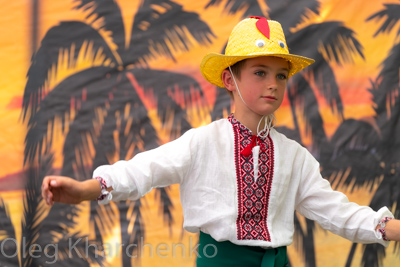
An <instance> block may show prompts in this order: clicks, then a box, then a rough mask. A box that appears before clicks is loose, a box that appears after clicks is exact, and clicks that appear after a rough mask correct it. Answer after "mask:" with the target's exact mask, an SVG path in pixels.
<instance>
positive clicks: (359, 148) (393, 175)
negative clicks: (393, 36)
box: [322, 4, 400, 267]
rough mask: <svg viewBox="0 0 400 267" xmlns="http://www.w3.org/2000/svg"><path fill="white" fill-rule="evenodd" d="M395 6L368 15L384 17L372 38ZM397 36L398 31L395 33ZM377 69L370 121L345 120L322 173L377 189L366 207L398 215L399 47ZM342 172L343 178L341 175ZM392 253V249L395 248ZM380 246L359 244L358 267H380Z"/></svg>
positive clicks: (385, 26) (387, 25) (394, 15)
mask: <svg viewBox="0 0 400 267" xmlns="http://www.w3.org/2000/svg"><path fill="white" fill-rule="evenodd" d="M399 12H400V5H399V4H384V8H383V9H382V10H381V11H378V12H376V13H374V14H373V15H371V16H370V17H368V18H367V19H366V21H371V20H374V19H377V20H381V19H384V21H383V23H382V25H381V27H380V28H379V29H378V30H377V32H376V33H375V34H374V37H376V36H377V35H378V34H382V33H385V32H390V31H392V30H393V28H394V27H395V26H396V24H397V23H398V22H399V20H400V16H399V14H400V13H399ZM399 34H400V31H399V32H398V33H397V35H399ZM381 68H382V69H381V71H380V73H379V74H378V76H377V78H376V79H375V80H371V88H370V89H369V91H370V92H371V94H372V100H373V103H374V105H373V107H374V110H375V116H374V122H373V123H372V124H371V123H367V122H363V121H356V120H347V121H344V122H343V124H342V125H340V127H339V128H338V129H337V131H336V132H335V134H334V136H333V137H332V139H331V142H330V144H329V146H330V149H329V150H327V151H326V153H327V154H326V158H325V159H324V164H322V165H323V168H324V171H323V172H324V173H325V174H326V175H327V176H331V177H332V181H334V182H336V183H342V184H343V185H345V186H350V185H352V188H357V187H362V186H365V185H368V186H370V189H371V190H372V186H374V185H378V187H377V190H376V192H375V194H374V195H373V197H372V199H371V202H370V206H371V207H372V208H373V209H375V210H377V209H379V208H380V207H382V206H387V207H389V208H392V209H393V214H394V215H395V217H398V216H399V214H400V207H399V205H398V204H399V203H400V202H399V201H400V190H399V188H400V160H399V156H400V153H399V151H400V150H399V149H400V142H399V140H398V136H399V134H400V128H399V118H400V117H399V116H400V102H399V101H400V99H399V90H400V87H399V69H400V43H399V42H397V43H395V44H394V45H393V47H392V48H391V50H390V52H389V54H388V55H387V57H386V58H385V59H384V61H383V62H382V64H381ZM343 174H344V175H343ZM356 247H357V244H353V245H352V248H351V250H350V253H349V256H348V259H347V263H346V266H351V263H352V260H353V257H354V253H355V250H356ZM396 248H397V249H398V247H397V246H396ZM385 256H386V253H385V248H384V247H383V246H380V245H377V244H370V245H364V246H363V257H362V265H363V266H365V267H367V266H382V260H383V258H384V257H385Z"/></svg>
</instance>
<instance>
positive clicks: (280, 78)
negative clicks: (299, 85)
mask: <svg viewBox="0 0 400 267" xmlns="http://www.w3.org/2000/svg"><path fill="white" fill-rule="evenodd" d="M276 77H277V78H278V79H279V80H286V79H287V76H286V75H285V74H283V73H281V74H278V75H277V76H276Z"/></svg>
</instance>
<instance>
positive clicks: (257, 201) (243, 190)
mask: <svg viewBox="0 0 400 267" xmlns="http://www.w3.org/2000/svg"><path fill="white" fill-rule="evenodd" d="M228 119H229V121H230V122H231V123H232V126H233V132H234V136H235V163H236V177H237V187H238V217H237V219H236V228H237V239H238V240H264V241H271V236H270V234H269V230H268V225H267V217H268V205H269V196H270V192H271V184H272V178H273V152H274V151H273V145H272V140H271V138H270V137H269V136H268V137H267V138H265V140H263V143H261V144H259V145H260V148H261V149H260V155H259V163H258V164H259V171H258V177H257V179H256V180H255V179H254V170H253V156H252V155H250V156H248V157H246V156H244V155H242V154H241V151H242V150H243V149H244V148H245V147H246V146H247V145H249V144H250V143H251V141H252V133H251V131H250V130H249V129H247V128H246V127H245V126H244V125H243V124H241V123H240V122H239V121H237V120H236V119H235V118H234V117H233V115H230V116H229V118H228Z"/></svg>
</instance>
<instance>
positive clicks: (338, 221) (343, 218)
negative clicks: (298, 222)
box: [296, 153, 393, 246]
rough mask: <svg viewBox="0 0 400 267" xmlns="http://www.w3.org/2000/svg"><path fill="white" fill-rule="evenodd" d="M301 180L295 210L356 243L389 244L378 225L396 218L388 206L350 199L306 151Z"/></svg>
mask: <svg viewBox="0 0 400 267" xmlns="http://www.w3.org/2000/svg"><path fill="white" fill-rule="evenodd" d="M303 166H304V168H303V169H302V170H301V171H302V172H303V173H304V174H302V180H301V182H300V185H299V190H298V193H297V196H296V199H297V201H296V210H297V211H298V212H299V213H300V214H302V215H303V216H305V217H306V218H308V219H311V220H315V221H316V222H318V224H319V225H320V226H321V227H322V228H324V229H325V230H328V231H330V232H332V233H334V234H337V235H340V236H342V237H344V238H346V239H348V240H350V241H352V242H356V243H380V244H382V245H384V246H388V245H389V242H388V241H384V240H383V239H382V235H381V234H380V233H379V231H376V227H377V225H378V224H379V221H380V220H381V219H383V218H384V217H393V214H392V213H391V212H390V211H389V210H388V208H387V207H383V208H381V209H380V210H378V211H374V210H372V209H371V208H370V207H368V206H360V205H358V204H356V203H352V202H349V199H348V198H347V196H346V195H344V194H343V193H341V192H339V191H334V190H333V189H332V188H331V185H330V183H329V182H328V181H327V180H326V179H324V178H322V176H321V174H320V169H319V164H318V162H317V161H316V160H315V159H314V157H312V155H311V154H309V153H306V156H305V159H304V164H303Z"/></svg>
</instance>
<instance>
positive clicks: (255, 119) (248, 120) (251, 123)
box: [234, 112, 265, 135]
mask: <svg viewBox="0 0 400 267" xmlns="http://www.w3.org/2000/svg"><path fill="white" fill-rule="evenodd" d="M234 115H235V118H236V119H237V120H238V121H240V123H241V124H243V125H244V126H246V127H247V128H248V129H249V130H250V131H251V132H252V133H253V134H254V135H257V134H258V133H257V126H258V124H259V123H260V120H261V119H262V118H263V116H261V115H257V116H249V115H246V114H242V113H240V112H235V113H234ZM264 126H265V124H264V120H262V121H261V123H260V126H259V127H258V128H259V130H261V129H264Z"/></svg>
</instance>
